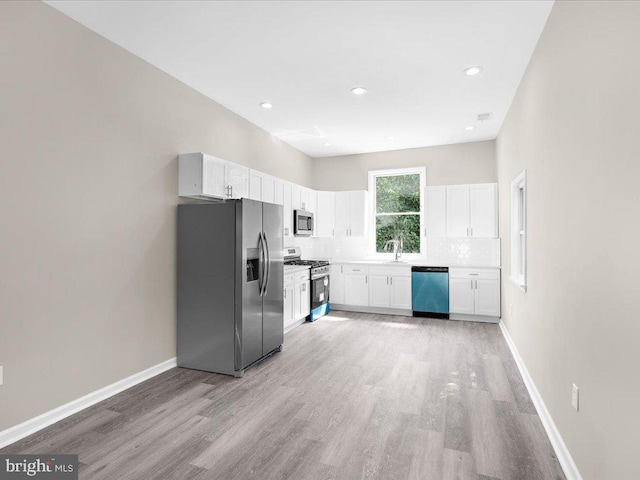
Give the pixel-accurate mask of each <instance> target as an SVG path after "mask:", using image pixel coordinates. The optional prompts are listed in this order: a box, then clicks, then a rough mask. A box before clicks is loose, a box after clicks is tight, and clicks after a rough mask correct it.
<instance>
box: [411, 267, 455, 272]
mask: <svg viewBox="0 0 640 480" xmlns="http://www.w3.org/2000/svg"><path fill="white" fill-rule="evenodd" d="M411 271H412V272H437V273H449V267H416V266H413V267H411Z"/></svg>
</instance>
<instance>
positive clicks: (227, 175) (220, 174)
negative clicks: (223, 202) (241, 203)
mask: <svg viewBox="0 0 640 480" xmlns="http://www.w3.org/2000/svg"><path fill="white" fill-rule="evenodd" d="M178 170H179V177H178V178H179V180H178V195H180V196H181V197H192V198H219V199H224V198H247V197H248V195H249V169H248V168H246V167H243V166H242V165H237V164H235V163H232V162H227V161H226V160H222V159H221V158H216V157H213V156H211V155H206V154H204V153H187V154H182V155H179V156H178Z"/></svg>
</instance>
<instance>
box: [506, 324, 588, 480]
mask: <svg viewBox="0 0 640 480" xmlns="http://www.w3.org/2000/svg"><path fill="white" fill-rule="evenodd" d="M499 325H500V330H502V335H503V336H504V339H505V340H506V341H507V345H509V349H510V350H511V355H513V358H514V359H515V361H516V365H518V370H520V375H522V379H523V380H524V384H525V386H526V387H527V390H528V391H529V395H530V396H531V400H532V401H533V405H534V406H535V407H536V410H537V411H538V416H539V417H540V420H541V421H542V425H543V426H544V429H545V430H546V432H547V436H548V437H549V441H550V442H551V446H552V447H553V450H554V451H555V452H556V456H557V457H558V461H559V462H560V466H561V467H562V470H563V471H564V474H565V476H566V477H567V480H582V475H580V471H579V470H578V467H577V466H576V463H575V462H574V461H573V457H572V456H571V453H570V452H569V449H568V448H567V445H566V444H565V443H564V440H563V439H562V435H560V431H558V427H556V424H555V422H554V421H553V418H551V414H550V413H549V410H547V406H546V405H545V403H544V400H543V399H542V397H541V396H540V392H538V389H537V388H536V385H535V383H533V379H532V378H531V375H529V371H528V370H527V367H526V366H525V364H524V362H523V360H522V357H521V356H520V354H519V353H518V349H517V348H516V345H515V343H513V340H512V339H511V335H509V331H508V330H507V328H506V327H505V326H504V323H503V322H502V320H500V323H499Z"/></svg>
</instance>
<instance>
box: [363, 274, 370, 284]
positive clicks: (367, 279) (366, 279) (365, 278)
mask: <svg viewBox="0 0 640 480" xmlns="http://www.w3.org/2000/svg"><path fill="white" fill-rule="evenodd" d="M364 283H365V284H367V283H369V277H368V276H366V275H365V277H364Z"/></svg>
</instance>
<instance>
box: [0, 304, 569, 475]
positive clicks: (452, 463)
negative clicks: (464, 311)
mask: <svg viewBox="0 0 640 480" xmlns="http://www.w3.org/2000/svg"><path fill="white" fill-rule="evenodd" d="M2 453H57V454H61V453H77V454H79V456H80V457H79V458H80V463H81V465H80V478H83V479H92V480H93V479H95V480H98V479H114V478H117V479H119V480H124V479H145V480H147V479H224V480H227V479H259V480H268V479H296V480H313V479H327V480H328V479H336V480H342V479H345V480H349V479H393V480H402V479H416V480H418V479H420V480H429V479H433V480H454V479H455V480H466V479H474V480H491V479H500V480H538V479H545V480H547V479H550V480H556V479H564V478H565V477H564V475H563V474H562V471H561V469H560V466H559V464H558V462H557V460H556V458H555V456H554V453H553V450H552V448H551V445H550V443H549V440H548V439H547V437H546V435H545V432H544V429H543V427H542V424H541V422H540V419H539V418H538V415H537V414H536V411H535V408H534V407H533V405H532V403H531V400H530V398H529V395H528V393H527V390H526V388H525V386H524V384H523V382H522V379H521V377H520V375H519V373H518V370H517V367H516V365H515V363H514V361H513V358H512V357H511V355H510V352H509V349H508V347H507V345H506V343H505V341H504V339H503V337H502V334H501V333H500V330H499V327H498V326H497V325H492V324H482V323H470V322H457V321H447V320H432V319H419V318H406V317H396V316H385V315H370V314H361V313H346V312H332V313H331V314H330V315H329V316H327V317H324V318H323V319H321V320H320V321H318V322H315V323H313V324H309V323H306V324H303V325H301V326H300V327H298V328H296V329H295V330H293V331H292V332H290V333H289V334H287V336H286V339H285V350H284V352H282V353H279V354H276V355H274V356H273V357H272V358H270V359H268V360H267V361H265V362H263V363H262V364H260V365H258V366H256V367H253V368H251V369H249V370H247V373H246V374H245V377H244V378H241V379H235V378H232V377H227V376H223V375H216V374H211V373H206V372H198V371H194V370H186V369H179V368H175V369H172V370H170V371H168V372H166V373H163V374H161V375H159V376H157V377H155V378H153V379H151V380H148V381H146V382H144V383H141V384H139V385H137V386H135V387H133V388H131V389H129V390H127V391H125V392H123V393H121V394H119V395H116V396H115V397H112V398H110V399H108V400H106V401H104V402H101V403H99V404H97V405H95V406H93V407H90V408H88V409H86V410H84V411H82V412H80V413H78V414H76V415H74V416H72V417H69V418H67V419H65V420H63V421H61V422H59V423H57V424H55V425H53V426H51V427H49V428H47V429H45V430H42V431H40V432H38V433H36V434H34V435H32V436H31V437H28V438H26V439H24V440H22V441H20V442H18V443H16V444H13V445H11V446H9V447H6V448H5V449H3V450H2Z"/></svg>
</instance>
